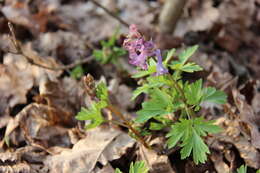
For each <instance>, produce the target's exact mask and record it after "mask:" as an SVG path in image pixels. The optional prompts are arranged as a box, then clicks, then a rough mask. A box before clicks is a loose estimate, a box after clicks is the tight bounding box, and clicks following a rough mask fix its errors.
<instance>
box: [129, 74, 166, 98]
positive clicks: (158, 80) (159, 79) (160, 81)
mask: <svg viewBox="0 0 260 173" xmlns="http://www.w3.org/2000/svg"><path fill="white" fill-rule="evenodd" d="M147 81H148V83H146V84H143V85H142V86H140V87H138V88H137V89H136V90H134V92H133V97H132V98H131V100H134V99H135V98H136V97H137V96H138V95H140V94H141V93H148V91H149V90H150V89H152V88H158V87H161V86H163V85H171V81H170V80H169V79H168V78H167V77H166V76H164V75H160V76H150V77H148V78H147Z"/></svg>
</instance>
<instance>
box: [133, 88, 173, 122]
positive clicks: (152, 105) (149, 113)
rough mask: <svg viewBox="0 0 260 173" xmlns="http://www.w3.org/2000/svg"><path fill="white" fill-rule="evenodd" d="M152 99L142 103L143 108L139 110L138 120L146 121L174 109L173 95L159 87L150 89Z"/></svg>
mask: <svg viewBox="0 0 260 173" xmlns="http://www.w3.org/2000/svg"><path fill="white" fill-rule="evenodd" d="M149 93H150V95H151V99H150V100H149V101H147V102H144V103H143V104H142V110H140V111H138V112H137V115H138V117H137V118H136V120H135V121H136V122H138V123H144V122H145V121H147V120H149V119H150V118H152V117H154V116H157V115H166V114H168V113H170V112H172V110H173V105H172V103H171V100H172V98H171V96H169V95H168V94H167V93H165V92H163V91H161V90H159V89H158V88H155V89H152V90H150V92H149Z"/></svg>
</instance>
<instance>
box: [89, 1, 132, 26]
mask: <svg viewBox="0 0 260 173" xmlns="http://www.w3.org/2000/svg"><path fill="white" fill-rule="evenodd" d="M89 1H91V2H92V3H93V4H95V5H96V6H98V7H99V8H102V9H103V10H104V11H105V12H106V13H107V14H109V15H110V16H111V17H113V18H114V19H116V20H118V21H119V22H120V23H121V24H123V25H124V26H125V27H127V28H128V27H129V26H130V25H129V24H128V23H127V22H126V21H124V20H123V19H121V18H120V17H118V16H117V15H115V14H114V13H113V12H111V11H109V10H108V9H107V8H106V7H104V6H103V5H102V4H100V3H99V2H97V1H96V0H89Z"/></svg>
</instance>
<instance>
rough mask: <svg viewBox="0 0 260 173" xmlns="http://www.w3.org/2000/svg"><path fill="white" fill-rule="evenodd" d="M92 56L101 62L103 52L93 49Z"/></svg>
mask: <svg viewBox="0 0 260 173" xmlns="http://www.w3.org/2000/svg"><path fill="white" fill-rule="evenodd" d="M93 56H94V57H95V59H96V60H97V61H99V62H102V60H103V59H104V54H103V51H102V50H94V51H93Z"/></svg>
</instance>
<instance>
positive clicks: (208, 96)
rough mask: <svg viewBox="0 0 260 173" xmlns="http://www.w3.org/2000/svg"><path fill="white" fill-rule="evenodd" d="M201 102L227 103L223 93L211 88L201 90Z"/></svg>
mask: <svg viewBox="0 0 260 173" xmlns="http://www.w3.org/2000/svg"><path fill="white" fill-rule="evenodd" d="M202 101H203V102H211V103H216V104H224V103H226V101H227V95H226V94H225V93H224V92H223V91H219V90H216V89H215V88H213V87H208V88H205V89H203V98H202Z"/></svg>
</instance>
